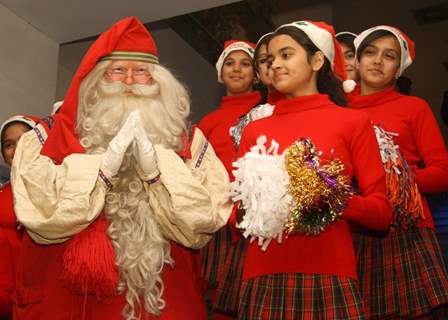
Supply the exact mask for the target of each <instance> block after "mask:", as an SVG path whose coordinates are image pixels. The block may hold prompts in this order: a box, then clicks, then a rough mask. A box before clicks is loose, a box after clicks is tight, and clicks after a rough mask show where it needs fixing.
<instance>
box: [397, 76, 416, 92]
mask: <svg viewBox="0 0 448 320" xmlns="http://www.w3.org/2000/svg"><path fill="white" fill-rule="evenodd" d="M395 88H396V90H397V91H398V92H400V93H401V94H405V95H407V96H408V95H410V94H411V91H412V80H411V79H409V78H408V77H405V76H400V77H399V78H398V79H397V81H396V82H395Z"/></svg>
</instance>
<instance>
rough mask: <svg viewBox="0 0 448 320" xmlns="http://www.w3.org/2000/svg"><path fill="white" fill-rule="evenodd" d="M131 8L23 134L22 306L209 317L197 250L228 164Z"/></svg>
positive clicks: (18, 167) (220, 219)
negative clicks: (52, 107)
mask: <svg viewBox="0 0 448 320" xmlns="http://www.w3.org/2000/svg"><path fill="white" fill-rule="evenodd" d="M189 112H190V101H189V97H188V93H187V91H186V90H185V88H184V87H183V86H182V85H181V83H180V82H179V81H178V80H177V79H176V78H175V77H174V76H173V75H172V74H171V73H170V72H169V71H168V70H167V69H166V68H164V67H163V66H161V65H160V64H159V62H158V53H157V49H156V46H155V43H154V41H153V39H152V37H151V35H150V34H149V32H148V31H147V29H146V28H145V27H144V26H143V25H142V24H141V23H140V22H139V21H138V20H137V19H135V18H127V19H124V20H122V21H120V22H118V23H117V24H115V25H114V26H112V28H111V29H109V30H108V31H106V32H105V33H103V34H102V35H101V36H100V37H99V38H98V40H97V41H96V42H95V43H94V44H93V45H92V47H91V48H90V49H89V51H88V52H87V54H86V55H85V57H84V59H83V61H82V62H81V65H80V66H79V68H78V71H77V72H76V74H75V76H74V78H73V81H72V83H71V85H70V88H69V90H68V92H67V95H66V97H65V99H64V103H63V105H62V107H61V110H60V111H59V113H57V114H56V115H55V116H54V117H53V118H52V119H53V120H51V121H47V123H45V125H44V124H39V125H37V126H36V128H35V129H34V130H33V131H31V132H29V133H28V134H25V135H24V136H23V137H22V139H21V140H20V142H19V145H18V147H17V150H16V155H15V158H14V162H13V166H12V185H13V191H14V196H15V210H16V214H17V217H18V219H19V221H20V222H21V223H22V224H23V225H24V226H25V228H26V230H27V233H28V236H26V237H25V239H24V243H23V249H22V253H21V255H22V257H21V262H20V267H19V273H18V276H17V282H18V283H17V285H16V287H17V289H16V292H15V294H14V303H15V305H14V313H15V317H16V318H18V319H122V318H123V317H124V318H125V319H135V318H142V317H143V318H145V319H146V318H151V317H153V316H154V317H156V316H157V319H206V311H205V305H204V299H203V290H202V287H201V282H200V279H199V277H198V273H197V271H198V269H197V265H196V256H195V253H194V252H193V251H192V250H191V249H196V248H200V247H202V246H203V245H205V244H206V243H207V241H208V240H209V239H210V237H211V234H212V233H213V232H215V231H216V230H218V229H219V228H220V227H222V226H223V225H224V224H225V223H226V221H227V218H228V215H229V214H230V210H231V206H230V203H229V201H228V199H227V189H228V177H227V173H226V171H225V169H224V167H223V165H222V164H221V163H220V161H219V160H218V159H217V157H216V155H215V153H214V151H213V149H212V148H211V146H210V145H209V144H208V142H207V140H206V139H205V138H204V136H203V135H202V133H201V131H200V130H199V129H191V128H189V127H188V122H187V117H188V115H189Z"/></svg>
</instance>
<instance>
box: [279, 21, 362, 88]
mask: <svg viewBox="0 0 448 320" xmlns="http://www.w3.org/2000/svg"><path fill="white" fill-rule="evenodd" d="M285 27H294V28H297V29H300V30H302V31H303V32H304V33H305V34H306V35H307V36H308V38H310V40H311V42H312V43H313V44H314V45H315V46H316V47H317V48H318V49H319V50H320V51H322V53H323V54H324V56H325V57H326V58H327V59H328V61H329V62H330V64H331V69H332V70H333V72H334V73H335V74H336V75H337V76H338V77H339V78H340V79H341V80H342V81H343V88H344V91H345V92H351V91H352V90H353V89H354V87H355V85H356V83H354V81H353V80H347V75H346V73H345V63H344V55H343V53H342V49H341V46H340V44H339V42H338V41H337V40H336V38H335V32H334V28H333V27H332V26H331V25H329V24H326V23H325V22H320V21H318V22H316V21H295V22H291V23H287V24H284V25H282V26H280V27H278V28H277V30H276V31H278V30H279V29H282V28H285Z"/></svg>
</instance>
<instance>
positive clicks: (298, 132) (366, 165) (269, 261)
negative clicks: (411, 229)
mask: <svg viewBox="0 0 448 320" xmlns="http://www.w3.org/2000/svg"><path fill="white" fill-rule="evenodd" d="M261 135H265V136H266V137H267V138H268V143H270V141H271V139H274V140H276V141H277V142H278V143H279V144H280V149H279V152H282V151H283V150H284V149H285V148H287V147H288V146H290V145H291V144H292V143H293V142H294V141H296V140H298V139H299V138H301V137H303V138H311V140H312V141H313V143H314V144H315V146H316V148H317V149H318V150H320V151H322V152H323V154H322V156H321V157H323V158H331V153H332V150H333V155H334V157H336V158H339V159H340V160H341V161H342V162H343V163H344V166H345V174H346V175H347V176H348V177H349V178H350V179H351V178H352V177H354V176H355V177H356V178H357V180H358V184H359V190H360V194H361V195H354V196H353V197H351V198H350V200H349V201H348V205H347V207H346V209H345V210H344V212H343V218H342V219H339V220H337V221H336V222H335V223H333V224H332V225H331V226H329V227H328V228H327V229H326V230H325V231H324V232H322V233H321V234H320V235H319V236H304V235H294V236H290V237H289V238H288V239H286V240H284V241H283V244H277V242H276V241H275V240H273V241H271V244H270V245H269V247H268V248H267V250H266V251H265V252H263V251H261V249H260V247H259V246H258V245H257V244H256V243H255V242H254V243H252V244H251V245H250V246H249V249H248V253H247V257H246V261H245V264H244V275H243V278H244V279H248V278H252V277H257V276H260V275H266V274H274V273H308V274H330V275H336V276H340V277H351V278H357V272H356V258H355V252H354V249H353V243H352V236H351V231H350V228H349V225H348V220H350V221H354V222H356V223H358V224H361V225H364V226H366V227H369V228H372V229H377V230H387V228H388V227H389V225H390V222H391V219H392V212H391V210H390V207H389V204H388V201H387V198H386V196H385V182H384V170H383V166H382V164H381V159H380V155H379V152H378V146H377V142H376V138H375V134H374V132H373V129H372V127H371V125H370V122H369V120H368V119H367V117H366V115H365V114H363V113H361V112H356V111H353V110H349V109H346V108H342V107H339V106H337V105H335V104H334V103H333V102H331V101H330V100H329V98H328V96H327V95H324V94H316V95H310V96H303V97H298V98H295V99H289V100H281V101H279V102H278V103H277V105H276V107H275V111H274V114H273V115H272V116H271V117H268V118H265V119H261V120H258V121H255V122H252V123H250V124H249V125H248V126H247V127H246V129H245V131H244V134H243V141H242V143H241V146H240V149H239V153H238V155H239V156H242V155H244V154H245V153H246V152H247V151H249V149H250V147H251V146H253V145H255V144H256V139H257V138H258V137H259V136H261Z"/></svg>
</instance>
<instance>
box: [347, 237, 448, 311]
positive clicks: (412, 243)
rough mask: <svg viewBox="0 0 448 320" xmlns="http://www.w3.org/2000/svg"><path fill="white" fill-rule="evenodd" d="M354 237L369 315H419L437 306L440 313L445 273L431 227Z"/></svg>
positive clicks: (447, 294)
mask: <svg viewBox="0 0 448 320" xmlns="http://www.w3.org/2000/svg"><path fill="white" fill-rule="evenodd" d="M353 238H354V245H355V250H356V255H357V258H358V273H359V284H360V291H361V294H362V295H363V297H364V305H365V308H366V314H367V315H368V318H369V319H389V318H390V319H395V318H400V319H405V318H411V317H418V316H422V315H430V314H432V313H433V312H434V311H436V310H435V309H436V308H438V309H437V312H440V313H441V314H443V313H444V311H443V310H441V309H444V308H445V307H447V306H446V304H447V303H448V276H447V273H446V269H445V265H444V262H443V258H442V254H441V252H440V247H439V244H438V242H437V239H436V236H435V232H434V231H433V230H431V229H427V228H415V229H411V230H408V231H402V230H397V231H396V232H395V233H388V234H386V235H375V234H354V237H353ZM437 318H438V317H436V319H437Z"/></svg>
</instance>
